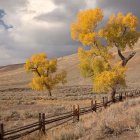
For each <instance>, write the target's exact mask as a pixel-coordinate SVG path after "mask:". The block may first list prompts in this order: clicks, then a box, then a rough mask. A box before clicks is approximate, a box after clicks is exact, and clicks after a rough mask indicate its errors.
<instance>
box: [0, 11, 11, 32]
mask: <svg viewBox="0 0 140 140" xmlns="http://www.w3.org/2000/svg"><path fill="white" fill-rule="evenodd" d="M5 15H6V13H5V11H4V10H2V9H0V25H1V26H3V27H4V28H5V29H6V30H7V29H9V28H13V26H12V25H7V24H6V23H5V22H4V21H3V17H4V16H5Z"/></svg>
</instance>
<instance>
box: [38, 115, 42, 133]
mask: <svg viewBox="0 0 140 140" xmlns="http://www.w3.org/2000/svg"><path fill="white" fill-rule="evenodd" d="M38 121H39V132H41V131H42V115H41V113H39V118H38Z"/></svg>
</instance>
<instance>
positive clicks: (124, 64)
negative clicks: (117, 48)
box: [122, 52, 136, 66]
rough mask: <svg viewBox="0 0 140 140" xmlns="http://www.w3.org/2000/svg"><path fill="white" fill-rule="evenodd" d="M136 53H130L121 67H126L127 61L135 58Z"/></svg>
mask: <svg viewBox="0 0 140 140" xmlns="http://www.w3.org/2000/svg"><path fill="white" fill-rule="evenodd" d="M135 54H136V52H132V53H131V54H130V55H129V56H128V57H127V58H125V60H124V61H123V62H122V66H126V64H127V63H128V61H129V60H130V59H131V58H133V57H134V56H135Z"/></svg>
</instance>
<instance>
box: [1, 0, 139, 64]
mask: <svg viewBox="0 0 140 140" xmlns="http://www.w3.org/2000/svg"><path fill="white" fill-rule="evenodd" d="M139 5H140V0H133V1H132V0H0V66H3V65H8V64H17V63H24V62H25V61H26V59H27V58H30V57H31V56H32V55H33V54H36V53H41V52H45V53H47V55H48V57H49V58H54V57H60V56H65V55H69V54H73V53H76V52H77V48H78V47H79V46H80V45H81V44H79V43H78V42H75V41H73V40H72V39H71V35H70V25H71V23H72V22H74V21H75V19H76V15H77V13H78V12H79V11H81V10H85V9H89V8H95V7H100V8H102V9H103V11H104V14H105V18H104V21H106V20H107V19H108V17H109V16H110V15H111V14H112V13H117V12H123V13H127V12H132V13H133V14H135V15H136V16H138V17H139V18H140V8H139Z"/></svg>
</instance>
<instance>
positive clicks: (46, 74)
mask: <svg viewBox="0 0 140 140" xmlns="http://www.w3.org/2000/svg"><path fill="white" fill-rule="evenodd" d="M25 70H26V71H27V72H32V73H33V79H32V82H31V87H32V89H33V90H38V91H41V90H46V89H47V90H48V92H49V95H50V96H52V93H51V91H52V90H53V89H54V87H55V85H57V84H59V83H62V84H64V83H65V82H66V71H64V70H63V71H61V72H59V73H58V72H57V73H56V71H57V59H52V60H49V59H48V58H47V55H46V54H44V53H40V54H35V55H33V56H32V57H31V58H30V59H28V60H27V61H26V64H25Z"/></svg>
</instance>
